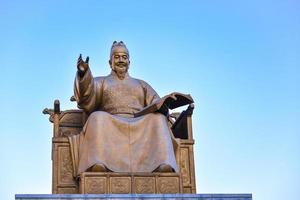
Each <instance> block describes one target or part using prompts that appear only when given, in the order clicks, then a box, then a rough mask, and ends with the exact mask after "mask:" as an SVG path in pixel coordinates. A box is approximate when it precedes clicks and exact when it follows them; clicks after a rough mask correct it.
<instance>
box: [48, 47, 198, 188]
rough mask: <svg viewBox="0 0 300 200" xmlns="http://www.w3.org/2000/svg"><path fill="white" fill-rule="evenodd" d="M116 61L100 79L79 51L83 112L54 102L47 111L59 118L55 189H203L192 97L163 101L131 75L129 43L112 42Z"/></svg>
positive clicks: (77, 86) (78, 92)
mask: <svg viewBox="0 0 300 200" xmlns="http://www.w3.org/2000/svg"><path fill="white" fill-rule="evenodd" d="M109 64H110V67H111V73H110V74H109V75H108V76H103V77H96V78H94V77H93V76H92V73H91V71H90V69H89V58H88V57H87V58H86V60H85V61H83V59H82V56H81V55H80V56H79V58H78V62H77V73H76V77H75V83H74V96H73V97H72V98H71V101H77V104H78V107H79V108H80V109H70V110H61V109H60V103H59V100H55V101H54V108H53V109H48V108H45V109H44V110H43V113H44V114H49V115H50V117H49V120H50V122H52V123H53V137H52V193H53V194H70V193H75V194H78V193H82V194H105V193H106V194H108V193H111V194H125V193H127V194H128V193H137V194H143V193H160V194H169V193H196V183H195V169H194V153H193V152H194V151H193V145H194V139H193V131H192V114H193V110H194V104H193V99H192V97H191V96H190V95H185V94H181V93H171V94H169V95H167V96H164V97H162V98H160V97H159V96H158V94H157V93H156V92H155V91H154V90H153V89H152V88H151V86H150V85H148V84H147V83H146V82H144V81H142V80H139V79H135V78H132V77H130V76H129V74H128V68H129V65H130V60H129V51H128V49H127V47H126V46H125V44H124V43H123V42H114V43H113V45H112V47H111V53H110V59H109ZM183 105H189V106H188V107H187V108H186V110H184V111H182V112H181V113H176V112H175V113H174V112H173V113H169V110H172V109H174V108H177V107H180V106H183ZM174 152H175V153H174ZM174 154H175V155H174Z"/></svg>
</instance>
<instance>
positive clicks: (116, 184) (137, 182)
mask: <svg viewBox="0 0 300 200" xmlns="http://www.w3.org/2000/svg"><path fill="white" fill-rule="evenodd" d="M79 190H80V193H81V194H176V193H182V184H181V181H180V177H179V174H176V173H115V172H114V173H108V172H105V173H101V172H98V173H95V172H92V173H91V172H84V173H82V174H81V175H80V181H79Z"/></svg>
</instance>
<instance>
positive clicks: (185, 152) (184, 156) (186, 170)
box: [180, 148, 190, 185]
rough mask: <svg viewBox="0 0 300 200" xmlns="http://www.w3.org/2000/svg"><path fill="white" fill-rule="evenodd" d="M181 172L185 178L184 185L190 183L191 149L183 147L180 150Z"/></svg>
mask: <svg viewBox="0 0 300 200" xmlns="http://www.w3.org/2000/svg"><path fill="white" fill-rule="evenodd" d="M180 157H181V163H180V172H181V176H182V179H183V181H182V182H183V185H188V184H190V164H189V149H188V148H181V150H180Z"/></svg>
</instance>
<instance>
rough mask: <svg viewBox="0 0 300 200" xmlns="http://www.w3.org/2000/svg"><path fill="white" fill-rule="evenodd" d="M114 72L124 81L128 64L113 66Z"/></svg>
mask: <svg viewBox="0 0 300 200" xmlns="http://www.w3.org/2000/svg"><path fill="white" fill-rule="evenodd" d="M112 69H113V71H114V72H116V74H117V76H118V78H119V79H121V80H122V79H124V78H125V75H126V73H127V71H128V65H126V64H119V65H115V66H113V68H112Z"/></svg>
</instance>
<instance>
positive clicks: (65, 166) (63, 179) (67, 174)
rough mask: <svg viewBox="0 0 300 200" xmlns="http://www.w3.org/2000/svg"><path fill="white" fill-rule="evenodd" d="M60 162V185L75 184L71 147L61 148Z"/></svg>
mask: <svg viewBox="0 0 300 200" xmlns="http://www.w3.org/2000/svg"><path fill="white" fill-rule="evenodd" d="M59 161H60V169H59V171H58V173H59V175H58V176H59V183H71V184H73V182H74V179H73V167H72V159H71V154H70V150H69V147H60V148H59Z"/></svg>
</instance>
